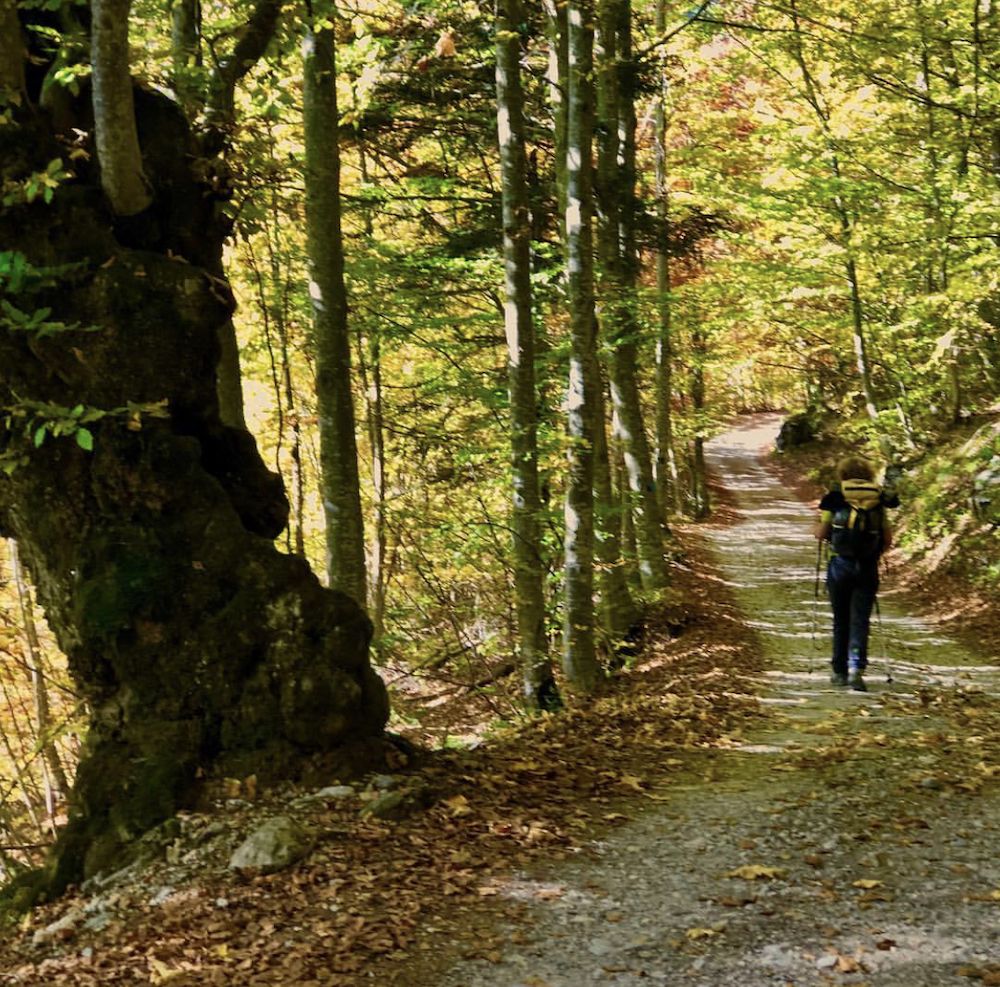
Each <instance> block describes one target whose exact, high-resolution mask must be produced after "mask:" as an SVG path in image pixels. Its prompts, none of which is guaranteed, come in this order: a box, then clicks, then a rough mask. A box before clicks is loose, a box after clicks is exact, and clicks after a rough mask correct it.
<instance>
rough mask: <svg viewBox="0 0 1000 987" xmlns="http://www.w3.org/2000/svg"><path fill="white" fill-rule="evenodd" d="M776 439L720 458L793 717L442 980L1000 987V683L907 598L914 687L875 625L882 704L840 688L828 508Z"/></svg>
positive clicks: (688, 779) (515, 984)
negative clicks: (825, 574)
mask: <svg viewBox="0 0 1000 987" xmlns="http://www.w3.org/2000/svg"><path fill="white" fill-rule="evenodd" d="M775 432H776V419H775V418H774V417H771V416H760V417H756V418H754V419H751V420H746V421H744V422H743V423H741V424H740V425H738V426H737V427H735V428H734V429H732V430H731V431H729V432H727V433H726V434H725V435H722V436H720V437H719V438H717V439H716V440H714V441H713V442H712V443H711V444H710V447H709V456H710V461H711V464H712V468H713V471H714V473H715V475H716V479H717V481H718V482H720V483H721V484H722V485H723V486H724V487H725V488H726V490H727V491H728V494H727V496H728V498H729V499H730V502H731V503H732V504H733V505H734V507H735V510H736V512H737V514H738V519H737V520H736V521H735V523H730V524H727V525H725V526H724V527H723V526H721V525H720V526H710V527H709V530H708V533H709V537H710V539H711V541H712V542H713V543H714V549H715V551H716V553H717V555H718V556H719V561H720V563H721V570H722V572H723V574H724V578H725V580H726V582H727V583H728V585H729V589H730V590H731V592H732V593H733V595H734V597H735V598H736V600H737V603H738V604H739V607H740V609H741V611H742V613H743V616H744V618H745V621H746V624H747V627H748V633H754V632H755V633H756V634H757V635H758V636H759V638H760V640H761V642H762V646H763V650H764V653H765V665H764V667H765V669H766V671H765V672H764V673H763V675H762V677H761V682H760V686H761V691H762V699H763V702H764V703H765V704H766V706H767V707H768V708H769V709H770V711H771V713H772V715H770V716H769V717H768V718H767V721H766V724H765V726H763V727H762V728H761V729H759V730H756V731H754V733H753V734H752V735H750V736H748V737H746V738H745V739H744V740H743V742H737V743H734V745H733V747H732V748H731V749H729V750H726V751H723V752H717V753H713V754H707V755H704V756H703V757H702V756H696V757H695V758H694V759H693V761H692V763H689V764H688V765H687V768H686V770H684V771H683V772H682V773H681V774H680V775H678V781H677V783H675V784H672V785H670V786H669V787H667V788H665V789H664V790H663V793H664V798H663V801H662V802H660V804H659V805H658V806H657V807H656V808H650V809H649V810H647V811H645V812H644V813H642V814H640V815H639V816H638V818H636V819H635V820H634V821H632V822H630V823H628V824H624V825H622V826H621V827H620V828H618V829H616V830H615V831H614V832H613V833H612V834H611V835H610V836H609V837H608V838H607V839H606V840H604V841H602V842H600V843H598V844H594V845H592V846H591V847H590V848H589V852H585V853H583V854H581V855H580V856H579V857H578V858H577V859H576V860H574V861H573V862H572V863H569V864H559V865H553V867H551V868H550V869H549V870H548V871H547V872H546V873H545V875H544V877H540V876H539V875H537V874H535V875H531V876H524V877H523V878H522V879H519V880H518V881H516V882H514V883H513V884H512V885H511V886H510V887H508V889H507V891H506V894H507V895H509V896H510V897H513V898H516V899H520V900H523V901H524V902H525V903H526V907H527V909H528V916H529V917H528V922H529V925H530V932H528V933H525V931H524V930H523V929H520V930H512V934H513V940H514V941H513V942H511V943H510V944H509V945H508V947H507V949H506V950H504V951H503V954H502V957H497V956H494V957H493V958H492V959H493V960H499V962H488V961H484V960H476V961H466V962H463V963H460V964H459V965H457V966H455V967H453V968H452V969H451V970H450V971H448V972H447V973H446V974H444V975H443V976H442V977H441V978H440V979H438V980H436V981H435V983H436V984H440V985H441V987H494V985H496V987H501V985H502V987H570V985H572V987H582V985H589V984H595V985H596V984H618V985H636V987H639V985H657V984H658V985H671V987H673V985H677V984H691V985H699V987H718V985H722V984H730V983H731V984H738V985H740V987H755V985H761V987H763V985H775V987H777V985H789V984H791V985H806V984H824V983H845V984H847V983H854V984H869V985H872V987H874V985H879V987H943V985H947V984H969V983H970V982H972V983H975V982H980V983H987V984H990V983H993V984H1000V937H998V933H997V928H998V918H1000V890H998V889H1000V858H998V857H997V855H996V852H995V851H996V841H997V831H998V829H1000V792H998V791H997V786H996V784H995V783H992V782H991V781H990V779H991V778H992V777H993V776H994V775H995V774H998V773H1000V769H998V766H997V762H996V753H997V750H996V732H997V725H998V722H1000V719H998V714H997V709H998V706H997V703H996V701H995V699H994V698H993V697H994V696H995V695H996V694H997V692H998V691H1000V688H998V686H1000V674H998V670H997V668H996V667H995V666H986V665H984V664H982V663H978V664H977V662H976V660H975V658H974V657H973V656H972V655H970V654H968V653H967V651H965V650H964V649H963V648H962V647H960V646H959V645H957V644H956V643H955V642H953V641H950V640H947V639H945V638H943V637H941V636H939V635H938V634H937V633H935V632H934V631H933V630H931V629H930V628H929V627H927V626H926V625H925V624H923V623H921V622H920V621H919V620H917V619H915V618H913V617H910V616H907V614H906V612H905V609H904V604H903V603H902V602H897V601H892V600H889V599H887V600H885V601H884V602H883V607H882V610H883V625H884V629H885V632H886V633H885V635H884V636H883V637H884V639H885V641H886V642H887V643H888V645H889V647H890V649H891V652H890V654H891V658H892V674H893V679H894V681H893V682H892V683H891V684H890V683H887V682H886V681H885V676H884V665H883V660H884V656H882V655H880V653H879V652H880V650H881V648H882V647H883V641H880V635H879V633H878V630H877V628H875V632H874V638H875V640H874V645H875V648H874V651H873V654H874V656H875V657H874V658H873V660H872V667H871V668H870V671H869V680H870V689H871V691H869V692H868V693H867V694H859V693H855V692H850V691H847V690H844V689H836V688H834V687H832V686H831V685H829V665H828V662H827V658H826V635H827V633H828V626H829V621H828V617H827V607H826V604H825V600H824V599H822V587H821V590H820V592H821V600H820V608H819V617H820V621H819V628H818V630H817V636H818V638H819V639H820V643H821V645H822V652H821V653H820V652H817V651H816V650H814V648H813V644H812V642H811V633H810V624H811V621H812V619H813V606H814V601H813V585H814V578H815V569H814V564H815V563H814V560H815V555H812V550H813V542H812V538H811V531H810V528H811V524H812V522H813V514H812V511H811V509H810V508H809V507H807V506H806V505H804V504H803V503H802V502H801V501H800V500H798V499H797V497H796V496H795V495H794V493H793V492H791V491H788V490H787V489H786V488H785V487H784V486H783V485H782V483H781V481H780V480H779V479H778V477H777V476H776V475H775V474H774V473H773V472H772V471H771V470H770V469H769V468H768V467H767V466H766V465H765V464H764V463H762V462H761V460H760V457H759V452H760V450H761V449H762V447H763V446H765V445H766V444H767V442H768V441H769V440H770V439H771V438H773V436H774V434H775ZM901 656H905V657H901ZM952 686H958V687H960V688H957V689H956V688H952ZM968 686H971V687H973V688H974V689H975V690H977V691H978V695H969V694H967V692H966V690H965V688H964V687H968ZM740 868H743V870H742V871H741V872H740V874H741V876H735V875H734V873H733V872H736V871H738V870H739V869H740ZM970 978H971V979H970Z"/></svg>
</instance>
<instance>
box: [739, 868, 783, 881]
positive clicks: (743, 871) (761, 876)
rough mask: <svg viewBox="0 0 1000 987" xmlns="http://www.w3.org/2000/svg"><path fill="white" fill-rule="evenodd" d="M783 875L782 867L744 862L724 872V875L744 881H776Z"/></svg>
mask: <svg viewBox="0 0 1000 987" xmlns="http://www.w3.org/2000/svg"><path fill="white" fill-rule="evenodd" d="M784 876H785V868H784V867H765V866H764V865H763V864H744V865H743V866H742V867H737V868H736V870H731V871H728V872H727V873H726V877H738V878H740V879H741V880H744V881H777V880H780V879H781V878H783V877H784Z"/></svg>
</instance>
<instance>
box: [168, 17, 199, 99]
mask: <svg viewBox="0 0 1000 987" xmlns="http://www.w3.org/2000/svg"><path fill="white" fill-rule="evenodd" d="M170 55H171V61H172V62H173V66H172V68H173V83H174V91H175V92H176V93H177V100H178V102H179V103H180V104H181V106H183V107H184V108H185V109H187V110H188V111H189V112H190V111H191V110H192V109H194V108H195V107H196V106H197V104H198V103H199V101H200V100H199V92H198V85H197V69H198V68H199V67H200V65H201V0H173V3H172V4H171V6H170Z"/></svg>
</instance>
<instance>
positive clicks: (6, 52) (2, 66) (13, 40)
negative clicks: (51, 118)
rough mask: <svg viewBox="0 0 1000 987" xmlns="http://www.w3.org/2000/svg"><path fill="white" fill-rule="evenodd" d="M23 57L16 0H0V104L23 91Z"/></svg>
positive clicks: (22, 39)
mask: <svg viewBox="0 0 1000 987" xmlns="http://www.w3.org/2000/svg"><path fill="white" fill-rule="evenodd" d="M24 58H25V50H24V38H23V37H22V36H21V24H20V22H19V21H18V19H17V0H0V105H3V103H5V102H7V101H13V100H16V99H17V98H18V97H19V96H20V94H21V93H22V92H23V91H24Z"/></svg>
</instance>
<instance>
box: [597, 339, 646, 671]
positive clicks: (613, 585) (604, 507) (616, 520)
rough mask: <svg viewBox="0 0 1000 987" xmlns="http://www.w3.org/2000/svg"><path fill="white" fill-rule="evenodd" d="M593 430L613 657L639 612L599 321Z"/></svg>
mask: <svg viewBox="0 0 1000 987" xmlns="http://www.w3.org/2000/svg"><path fill="white" fill-rule="evenodd" d="M591 365H592V366H593V372H594V376H595V378H596V379H595V381H594V384H593V393H594V406H593V428H594V500H595V505H594V510H595V551H594V554H595V557H596V559H597V562H598V563H599V566H600V586H601V609H602V611H603V618H604V619H603V625H604V629H605V631H606V633H607V635H608V637H609V638H610V650H611V652H612V653H614V652H615V651H616V650H617V648H618V647H619V645H620V644H621V643H622V642H623V641H624V640H626V639H627V638H628V636H629V633H630V632H631V631H632V629H633V628H634V627H635V625H636V624H637V623H638V620H639V608H638V607H637V606H636V604H635V601H634V600H633V599H632V593H631V590H630V589H629V585H628V566H627V564H626V562H625V558H624V556H623V553H622V542H621V517H620V516H619V510H620V504H619V499H618V497H616V496H615V489H614V484H613V482H612V475H611V454H610V451H609V448H608V431H607V411H606V408H605V403H604V382H603V380H602V379H601V377H602V375H601V370H600V366H599V363H598V360H597V320H596V319H595V320H594V355H593V359H592V361H591Z"/></svg>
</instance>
